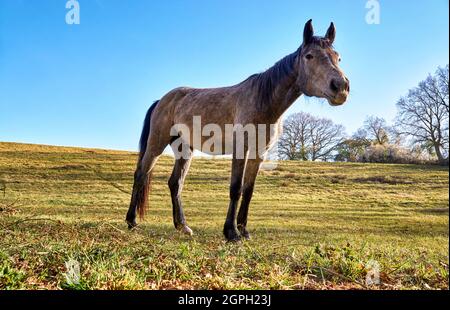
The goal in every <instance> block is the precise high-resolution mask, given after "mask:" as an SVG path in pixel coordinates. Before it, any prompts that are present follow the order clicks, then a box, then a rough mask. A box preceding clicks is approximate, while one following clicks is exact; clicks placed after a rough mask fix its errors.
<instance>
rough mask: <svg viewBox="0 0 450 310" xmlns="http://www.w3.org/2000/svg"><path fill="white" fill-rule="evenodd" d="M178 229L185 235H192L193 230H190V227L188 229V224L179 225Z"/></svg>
mask: <svg viewBox="0 0 450 310" xmlns="http://www.w3.org/2000/svg"><path fill="white" fill-rule="evenodd" d="M179 231H180V232H182V233H183V234H185V235H188V236H192V235H193V234H194V232H193V231H192V229H190V228H189V226H187V225H185V226H183V227H181V228H180V229H179Z"/></svg>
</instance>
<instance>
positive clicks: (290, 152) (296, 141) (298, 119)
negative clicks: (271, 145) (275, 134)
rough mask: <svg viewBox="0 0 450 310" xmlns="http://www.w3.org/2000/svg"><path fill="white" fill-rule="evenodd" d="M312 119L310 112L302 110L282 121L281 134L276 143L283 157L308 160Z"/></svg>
mask: <svg viewBox="0 0 450 310" xmlns="http://www.w3.org/2000/svg"><path fill="white" fill-rule="evenodd" d="M312 120H313V116H312V115H311V114H308V113H303V112H302V113H296V114H292V115H291V116H289V117H288V118H287V119H286V120H285V121H284V124H283V135H282V137H281V139H280V142H279V145H278V147H279V152H280V154H281V156H282V157H283V158H284V159H288V160H303V161H306V160H308V153H309V150H308V148H309V146H310V141H311V138H310V135H309V133H310V127H311V125H312Z"/></svg>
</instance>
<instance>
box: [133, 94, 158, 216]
mask: <svg viewBox="0 0 450 310" xmlns="http://www.w3.org/2000/svg"><path fill="white" fill-rule="evenodd" d="M158 103H159V100H158V101H155V102H154V103H153V105H152V106H151V107H150V108H149V109H148V111H147V114H146V115H145V120H144V126H143V128H142V133H141V138H140V140H139V161H138V165H137V166H138V168H137V171H136V176H135V189H136V193H133V194H135V195H136V200H135V202H134V203H135V204H136V208H137V212H138V214H139V217H140V218H141V219H143V218H144V215H145V209H146V206H147V199H148V194H149V192H150V181H151V175H150V174H151V172H149V171H144V172H143V171H141V169H140V167H142V164H141V162H142V160H143V159H144V155H145V152H146V151H147V143H148V137H149V135H150V125H151V118H152V114H153V110H154V109H155V108H156V106H157V105H158ZM136 183H137V184H136Z"/></svg>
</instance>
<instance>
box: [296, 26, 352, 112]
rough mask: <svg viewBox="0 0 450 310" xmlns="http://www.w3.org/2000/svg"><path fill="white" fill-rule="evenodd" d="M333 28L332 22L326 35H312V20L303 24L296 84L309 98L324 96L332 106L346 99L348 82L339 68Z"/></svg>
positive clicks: (348, 90) (334, 29)
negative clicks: (334, 46)
mask: <svg viewBox="0 0 450 310" xmlns="http://www.w3.org/2000/svg"><path fill="white" fill-rule="evenodd" d="M335 37H336V28H335V27H334V24H333V23H331V25H330V28H329V29H328V31H327V33H326V35H325V37H316V36H314V29H313V26H312V20H310V21H308V22H307V23H306V25H305V30H304V33H303V44H302V47H301V49H300V54H299V57H298V68H299V71H300V72H299V75H298V81H297V82H298V85H299V86H300V89H301V91H302V92H303V93H304V94H305V95H307V96H310V97H319V98H325V99H327V100H328V102H329V103H330V104H331V105H333V106H338V105H342V104H344V103H345V101H347V97H348V95H349V92H350V81H349V80H348V79H347V77H346V76H345V74H344V72H342V70H341V69H340V68H339V61H340V56H339V54H338V53H337V52H336V51H335V50H334V48H333V42H334V39H335Z"/></svg>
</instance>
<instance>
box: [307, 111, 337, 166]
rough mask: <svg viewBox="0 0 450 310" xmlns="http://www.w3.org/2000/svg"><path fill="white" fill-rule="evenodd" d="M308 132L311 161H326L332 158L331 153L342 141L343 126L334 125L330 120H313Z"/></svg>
mask: <svg viewBox="0 0 450 310" xmlns="http://www.w3.org/2000/svg"><path fill="white" fill-rule="evenodd" d="M310 130H311V152H310V154H311V155H310V156H311V160H312V161H316V160H323V161H328V160H330V159H331V158H333V152H334V151H335V150H336V149H337V147H338V145H339V144H340V143H341V142H342V141H343V140H344V136H345V128H344V126H342V125H336V124H334V123H333V121H332V120H330V119H325V118H315V119H314V123H313V126H311V128H310Z"/></svg>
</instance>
